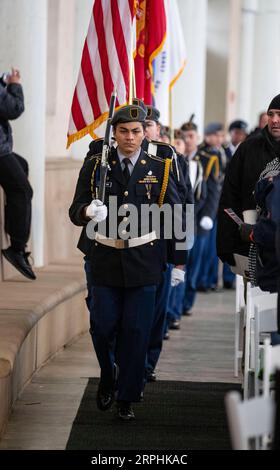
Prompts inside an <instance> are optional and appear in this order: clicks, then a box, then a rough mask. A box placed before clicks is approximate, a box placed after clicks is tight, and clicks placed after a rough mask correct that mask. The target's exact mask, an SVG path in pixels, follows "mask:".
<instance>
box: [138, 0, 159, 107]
mask: <svg viewBox="0 0 280 470" xmlns="http://www.w3.org/2000/svg"><path fill="white" fill-rule="evenodd" d="M165 38H166V16H165V8H164V0H138V2H137V8H136V51H135V58H134V64H135V79H136V96H137V97H138V98H141V99H142V100H144V102H145V103H146V104H152V94H153V69H152V62H153V60H154V58H155V57H156V56H157V54H159V52H160V51H161V49H162V47H163V44H164V41H165Z"/></svg>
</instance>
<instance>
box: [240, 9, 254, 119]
mask: <svg viewBox="0 0 280 470" xmlns="http://www.w3.org/2000/svg"><path fill="white" fill-rule="evenodd" d="M257 12H258V0H243V4H242V20H241V43H240V49H239V57H240V68H239V93H238V100H237V110H236V111H237V115H236V118H240V119H244V120H245V121H247V122H250V118H251V103H252V91H253V90H252V84H253V77H254V45H255V25H256V15H257Z"/></svg>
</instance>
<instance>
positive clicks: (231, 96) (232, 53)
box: [226, 0, 242, 125]
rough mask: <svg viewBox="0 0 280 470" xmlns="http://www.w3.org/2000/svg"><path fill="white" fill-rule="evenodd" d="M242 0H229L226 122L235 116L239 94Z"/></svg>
mask: <svg viewBox="0 0 280 470" xmlns="http://www.w3.org/2000/svg"><path fill="white" fill-rule="evenodd" d="M241 10H242V0H230V22H229V27H230V31H229V51H228V72H227V93H226V95H227V99H226V124H227V125H228V124H229V123H230V122H231V121H233V120H234V119H235V118H236V116H237V99H238V95H239V81H238V71H239V62H240V30H241V18H242V14H241Z"/></svg>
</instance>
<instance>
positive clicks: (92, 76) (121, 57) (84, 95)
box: [67, 0, 135, 147]
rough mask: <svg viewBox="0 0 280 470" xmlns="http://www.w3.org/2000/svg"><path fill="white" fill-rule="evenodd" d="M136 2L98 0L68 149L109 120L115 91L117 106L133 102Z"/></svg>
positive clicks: (86, 50)
mask: <svg viewBox="0 0 280 470" xmlns="http://www.w3.org/2000/svg"><path fill="white" fill-rule="evenodd" d="M134 16H135V0H94V2H93V8H92V15H91V18H90V24H89V28H88V33H87V37H86V41H85V45H84V49H83V54H82V62H81V68H80V72H79V76H78V82H77V85H76V88H75V92H74V96H73V102H72V108H71V116H70V122H69V130H68V142H67V147H69V146H70V145H71V143H72V142H74V141H76V140H78V139H80V138H81V137H84V136H85V135H86V134H90V135H91V136H92V137H93V138H96V137H97V135H96V133H95V131H96V129H97V128H98V127H100V126H101V125H102V123H103V122H104V121H105V120H106V119H107V117H108V110H109V103H110V96H111V93H112V91H113V89H114V88H115V89H116V91H117V106H119V105H123V104H126V103H127V102H128V99H129V78H130V73H129V72H130V65H131V56H132V47H133V45H132V27H133V18H134Z"/></svg>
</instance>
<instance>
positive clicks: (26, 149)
mask: <svg viewBox="0 0 280 470" xmlns="http://www.w3.org/2000/svg"><path fill="white" fill-rule="evenodd" d="M0 21H1V30H0V44H1V59H0V60H1V62H0V68H1V70H9V69H10V67H11V65H14V66H15V67H18V68H19V69H20V71H21V76H22V85H23V89H24V95H25V112H24V114H23V115H22V117H20V118H19V119H18V120H17V121H15V122H14V123H13V131H14V150H15V151H16V152H17V153H19V154H20V155H22V156H23V157H25V158H26V159H27V160H28V162H29V167H30V181H31V184H32V187H33V190H34V197H33V205H32V209H33V216H32V232H31V233H32V237H31V238H32V253H33V257H34V261H35V265H36V266H41V265H42V264H43V242H44V179H45V150H46V149H45V121H46V120H45V116H46V55H47V0H40V1H34V0H24V1H22V0H1V9H0Z"/></svg>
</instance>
